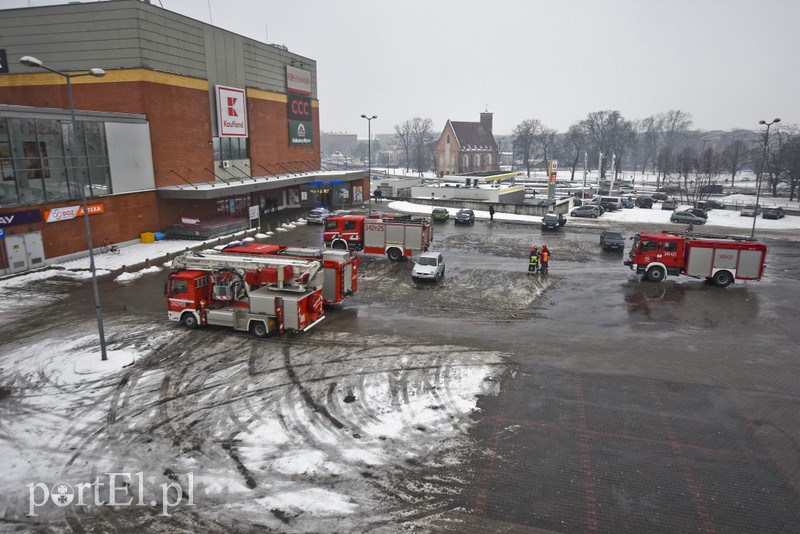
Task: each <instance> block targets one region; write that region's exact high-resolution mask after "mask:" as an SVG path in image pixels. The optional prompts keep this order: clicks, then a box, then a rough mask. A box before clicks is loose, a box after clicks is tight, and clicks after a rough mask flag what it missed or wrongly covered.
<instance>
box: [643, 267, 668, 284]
mask: <svg viewBox="0 0 800 534" xmlns="http://www.w3.org/2000/svg"><path fill="white" fill-rule="evenodd" d="M666 276H667V273H666V271H664V268H663V267H650V268H649V269H648V270H647V279H648V280H650V281H651V282H660V281H662V280H663V279H664V278H665V277H666Z"/></svg>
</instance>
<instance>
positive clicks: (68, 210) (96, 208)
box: [44, 204, 105, 223]
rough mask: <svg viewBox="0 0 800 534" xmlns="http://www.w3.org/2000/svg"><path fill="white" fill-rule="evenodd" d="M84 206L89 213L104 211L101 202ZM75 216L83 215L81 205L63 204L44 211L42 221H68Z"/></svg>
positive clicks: (95, 213)
mask: <svg viewBox="0 0 800 534" xmlns="http://www.w3.org/2000/svg"><path fill="white" fill-rule="evenodd" d="M86 208H87V209H88V210H89V215H97V214H99V213H103V212H104V211H105V210H104V208H103V205H102V204H92V205H90V206H86ZM75 217H83V206H63V207H60V208H53V209H51V210H47V211H45V212H44V222H48V223H51V222H59V221H68V220H70V219H74V218H75Z"/></svg>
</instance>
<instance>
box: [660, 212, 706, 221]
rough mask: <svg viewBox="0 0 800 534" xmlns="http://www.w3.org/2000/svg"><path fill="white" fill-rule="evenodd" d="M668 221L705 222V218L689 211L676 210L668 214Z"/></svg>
mask: <svg viewBox="0 0 800 534" xmlns="http://www.w3.org/2000/svg"><path fill="white" fill-rule="evenodd" d="M669 222H674V223H682V224H705V223H706V220H705V219H703V218H702V217H698V216H697V215H695V214H694V213H692V212H691V211H676V212H675V213H673V214H672V215H671V216H670V218H669Z"/></svg>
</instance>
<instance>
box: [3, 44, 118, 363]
mask: <svg viewBox="0 0 800 534" xmlns="http://www.w3.org/2000/svg"><path fill="white" fill-rule="evenodd" d="M19 62H20V63H22V64H23V65H25V66H27V67H36V68H39V69H44V70H46V71H49V72H52V73H54V74H58V75H59V76H63V77H64V79H66V80H67V100H68V101H69V114H70V118H71V131H70V135H69V150H70V153H71V154H70V159H71V160H72V162H71V163H72V164H71V165H70V167H71V168H72V173H73V179H75V182H76V183H77V182H78V178H77V173H76V169H77V161H76V158H77V148H76V144H75V135H76V131H77V129H76V121H75V102H74V101H73V99H72V78H78V77H80V76H94V77H95V78H101V77H103V76H105V75H106V71H104V70H103V69H100V68H93V69H89V70H88V71H86V72H80V73H78V74H72V73H68V72H61V71H60V70H56V69H52V68H50V67H48V66H47V65H45V64H44V63H42V62H41V61H40V60H38V59H36V58H35V57H31V56H24V57H22V58H20V60H19ZM78 186H79V188H80V191H81V203H82V205H83V222H84V224H85V226H86V245H87V247H88V248H89V270H90V271H91V272H92V289H93V290H94V310H95V315H96V316H97V331H98V333H99V334H100V354H101V359H102V360H103V361H105V360H107V359H108V354H107V353H106V337H105V333H104V332H103V310H102V308H100V291H99V290H98V289H97V270H96V269H95V265H94V250H93V248H94V247H93V246H92V227H91V225H90V224H89V209H88V206H87V204H86V189H85V184H83V183H78Z"/></svg>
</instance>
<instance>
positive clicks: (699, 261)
mask: <svg viewBox="0 0 800 534" xmlns="http://www.w3.org/2000/svg"><path fill="white" fill-rule="evenodd" d="M766 257H767V246H766V245H764V244H762V243H757V242H755V241H749V240H745V239H744V238H740V237H734V236H725V235H708V234H691V233H686V234H678V233H670V232H661V233H646V232H639V233H637V234H636V235H635V236H634V238H633V245H632V246H631V249H630V252H629V253H628V259H627V260H625V261H624V262H623V263H624V264H625V265H627V266H629V267H630V268H631V269H632V270H635V271H636V274H641V275H643V276H644V278H645V279H647V280H650V281H652V282H660V281H661V280H663V279H664V278H665V277H666V276H667V275H673V276H677V275H686V276H692V277H695V278H706V279H707V280H710V281H711V282H712V283H713V284H714V285H716V286H719V287H726V286H728V285H730V284H732V283H733V282H734V281H735V280H760V279H761V277H762V276H763V274H764V268H765V266H766Z"/></svg>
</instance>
